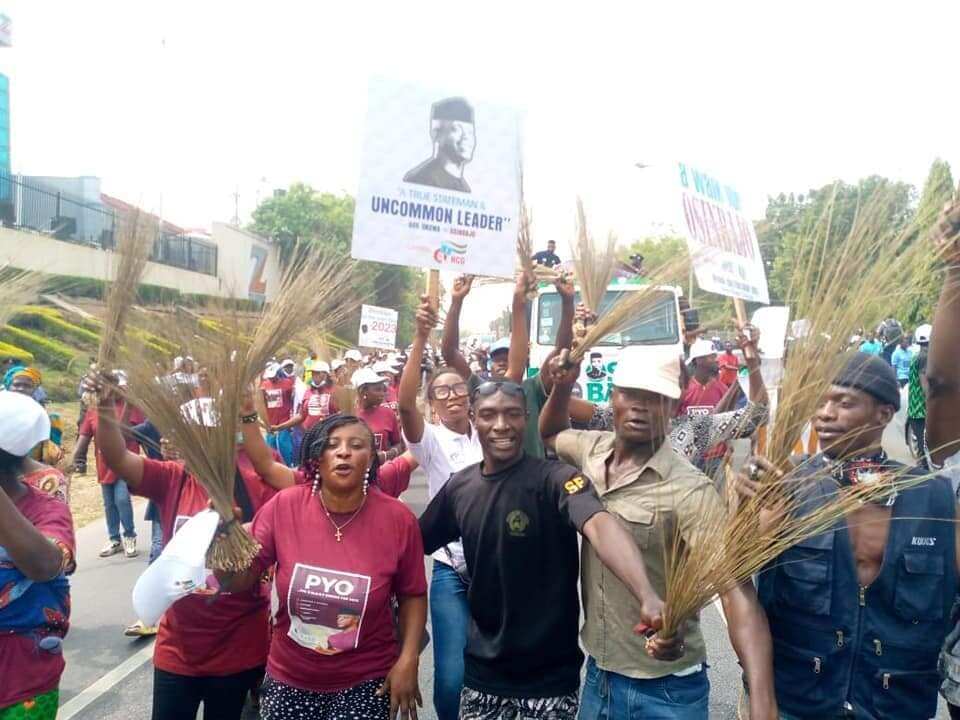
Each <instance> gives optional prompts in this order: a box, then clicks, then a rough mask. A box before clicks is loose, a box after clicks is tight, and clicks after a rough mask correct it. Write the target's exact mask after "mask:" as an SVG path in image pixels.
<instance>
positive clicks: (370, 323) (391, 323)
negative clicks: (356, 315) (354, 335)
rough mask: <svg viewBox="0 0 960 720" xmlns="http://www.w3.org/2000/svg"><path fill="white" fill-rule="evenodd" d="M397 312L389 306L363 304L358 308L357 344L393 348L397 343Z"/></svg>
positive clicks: (379, 348) (386, 348) (367, 346)
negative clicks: (358, 332)
mask: <svg viewBox="0 0 960 720" xmlns="http://www.w3.org/2000/svg"><path fill="white" fill-rule="evenodd" d="M398 316H399V314H398V313H397V311H396V310H391V309H390V308H382V307H377V306H376V305H364V306H363V307H362V308H361V310H360V339H359V340H358V342H357V344H358V345H359V346H360V347H365V348H377V349H378V350H394V349H395V348H396V345H397V318H398Z"/></svg>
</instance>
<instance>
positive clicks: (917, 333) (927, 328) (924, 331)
mask: <svg viewBox="0 0 960 720" xmlns="http://www.w3.org/2000/svg"><path fill="white" fill-rule="evenodd" d="M932 333H933V326H932V325H930V324H927V323H925V324H923V325H919V326H918V327H917V329H916V330H914V331H913V338H914V340H916V341H917V342H918V343H928V342H930V335H931V334H932Z"/></svg>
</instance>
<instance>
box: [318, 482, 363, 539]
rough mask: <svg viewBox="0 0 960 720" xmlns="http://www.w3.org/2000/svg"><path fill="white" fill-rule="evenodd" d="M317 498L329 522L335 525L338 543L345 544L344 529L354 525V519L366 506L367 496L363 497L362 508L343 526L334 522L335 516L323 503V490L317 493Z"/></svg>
mask: <svg viewBox="0 0 960 720" xmlns="http://www.w3.org/2000/svg"><path fill="white" fill-rule="evenodd" d="M317 497H318V498H320V507H322V508H323V512H324V513H325V514H326V516H327V520H329V521H330V524H331V525H333V528H334V530H335V531H336V532H335V533H334V536H335V537H336V538H337V542H343V529H344V528H345V527H346V526H347V525H349V524H350V523H352V522H353V520H354V518H355V517H357V515H359V514H360V511H361V510H363V506H364V505H365V504H366V502H367V496H366V495H364V496H363V500H361V501H360V507H358V508H357V509H356V510H354V511H353V515H351V516H350V517H349V518H347V521H346V522H345V523H344V524H343V525H337V523H335V522H334V520H333V516H332V515H331V514H330V511H329V510H327V505H326V503H324V502H323V490H321V491H320V492H319V493H317Z"/></svg>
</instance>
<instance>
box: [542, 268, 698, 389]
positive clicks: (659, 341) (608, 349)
mask: <svg viewBox="0 0 960 720" xmlns="http://www.w3.org/2000/svg"><path fill="white" fill-rule="evenodd" d="M647 284H648V283H646V281H645V280H644V279H643V278H620V279H615V280H614V281H613V282H611V284H610V285H608V286H607V292H606V294H605V295H604V298H603V302H602V303H601V307H600V308H599V313H600V314H602V313H603V310H604V309H605V308H607V307H609V306H610V305H612V304H613V303H614V302H616V300H617V299H618V298H619V297H621V295H622V294H623V293H628V292H636V291H637V290H639V289H641V288H643V287H646V286H647ZM656 292H657V298H656V300H655V303H654V305H653V307H652V308H651V310H650V311H645V312H644V314H643V318H642V319H638V320H637V322H636V324H633V325H630V326H629V327H627V328H625V329H624V330H623V331H622V332H619V333H616V334H613V335H608V336H607V337H606V338H604V339H603V341H602V342H601V343H599V344H598V345H595V346H594V347H591V348H590V350H589V352H588V353H587V354H586V355H585V356H584V363H583V367H582V369H581V371H580V380H579V382H578V383H577V388H575V389H574V392H575V393H577V394H579V395H581V396H582V397H583V399H584V400H589V401H590V402H593V403H604V404H605V403H607V402H608V401H609V399H610V389H611V387H612V386H613V371H614V370H615V369H616V367H617V361H618V360H619V358H620V352H621V350H622V349H623V348H625V347H627V346H628V345H666V346H670V347H672V348H674V349H676V352H677V357H678V358H679V357H680V355H681V354H682V353H683V321H682V318H681V308H680V298H681V296H682V294H683V293H682V290H680V288H677V287H674V286H671V285H661V286H658V287H657V288H656ZM575 302H576V303H578V302H580V292H579V290H578V291H577V296H576V299H575ZM560 305H561V301H560V295H559V294H558V293H557V289H556V288H555V287H554V286H553V285H544V286H542V287H541V288H540V289H539V291H538V297H537V300H536V302H534V303H533V306H532V308H531V311H530V341H531V347H530V371H529V372H530V373H531V374H536V373H537V372H539V371H540V368H541V367H542V365H543V361H544V360H545V359H546V358H547V355H549V354H550V352H551V351H552V350H553V348H554V346H555V343H556V339H557V329H558V325H559V323H560Z"/></svg>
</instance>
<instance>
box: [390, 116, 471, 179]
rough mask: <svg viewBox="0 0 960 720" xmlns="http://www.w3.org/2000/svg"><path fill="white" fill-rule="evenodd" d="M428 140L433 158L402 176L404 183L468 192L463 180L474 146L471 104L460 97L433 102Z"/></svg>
mask: <svg viewBox="0 0 960 720" xmlns="http://www.w3.org/2000/svg"><path fill="white" fill-rule="evenodd" d="M430 137H431V139H432V140H433V157H431V158H430V159H429V160H425V161H424V162H422V163H420V164H419V165H417V167H415V168H413V170H410V171H409V172H408V173H407V174H406V175H404V176H403V180H404V182H409V183H416V184H417V185H429V186H431V187H437V188H443V189H444V190H459V191H460V192H465V193H468V192H470V186H469V185H468V184H467V181H466V180H464V178H463V170H464V167H465V166H466V164H467V163H468V162H470V161H471V160H472V159H473V150H474V148H475V147H476V144H477V141H476V134H475V132H474V126H473V107H472V106H471V105H470V103H468V102H467V101H466V100H465V99H464V98H460V97H453V98H446V99H444V100H439V101H437V102H435V103H434V104H433V107H432V108H431V110H430Z"/></svg>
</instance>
